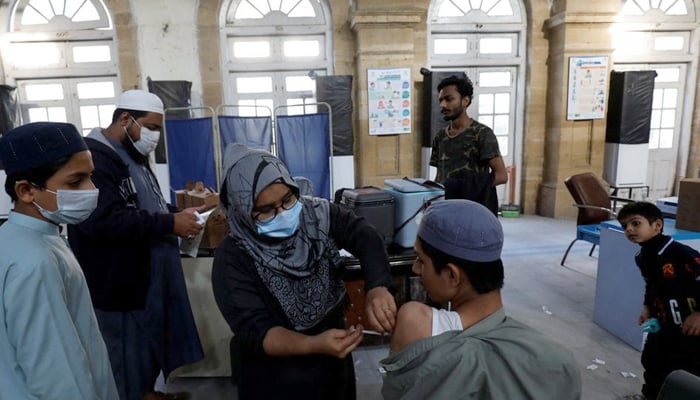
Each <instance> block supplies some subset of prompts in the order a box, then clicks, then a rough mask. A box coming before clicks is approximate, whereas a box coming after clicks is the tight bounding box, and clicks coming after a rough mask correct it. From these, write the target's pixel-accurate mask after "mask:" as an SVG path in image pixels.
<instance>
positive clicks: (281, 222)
mask: <svg viewBox="0 0 700 400" xmlns="http://www.w3.org/2000/svg"><path fill="white" fill-rule="evenodd" d="M300 216H301V201H297V202H296V204H295V205H294V206H293V207H292V208H290V209H289V210H284V211H282V212H280V213H278V214H277V215H276V216H275V218H273V219H272V221H270V222H266V223H263V222H256V223H255V225H256V228H257V230H258V233H259V234H261V235H263V236H267V237H273V238H286V237H290V236H292V235H293V234H294V232H296V231H297V228H298V227H299V219H300V218H299V217H300Z"/></svg>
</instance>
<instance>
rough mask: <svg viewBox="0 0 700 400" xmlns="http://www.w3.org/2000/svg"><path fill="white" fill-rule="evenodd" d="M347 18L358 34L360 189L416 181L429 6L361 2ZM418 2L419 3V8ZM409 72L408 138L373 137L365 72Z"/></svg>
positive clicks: (388, 1)
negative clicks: (420, 85)
mask: <svg viewBox="0 0 700 400" xmlns="http://www.w3.org/2000/svg"><path fill="white" fill-rule="evenodd" d="M352 3H353V4H352V5H351V10H350V15H349V17H348V19H349V22H350V28H351V29H352V30H353V32H354V33H355V43H356V54H355V80H356V88H357V95H356V96H355V98H356V102H355V105H356V112H355V116H356V118H357V119H358V123H357V125H356V126H357V127H358V128H359V129H358V130H357V131H356V133H355V167H356V172H355V176H356V184H357V185H358V186H364V185H376V186H380V187H381V186H383V184H384V179H385V178H396V177H397V176H399V177H401V176H417V174H418V171H419V163H420V154H419V151H420V131H419V126H420V125H419V122H420V121H419V120H418V119H417V118H416V115H417V114H418V113H419V110H418V108H417V107H418V105H419V103H420V101H419V100H420V91H419V90H416V82H417V81H418V82H421V81H422V78H421V75H420V72H419V70H420V68H421V67H422V66H424V65H423V63H424V60H426V40H427V39H426V36H425V35H426V33H425V32H426V30H425V29H426V17H427V4H423V3H426V2H425V1H407V0H384V1H381V2H378V1H374V0H372V1H370V0H357V1H354V2H352ZM414 3H421V4H420V5H419V6H416V5H415V4H414ZM400 67H409V68H410V69H411V82H412V87H411V98H412V102H413V107H412V109H411V112H412V114H413V118H412V121H411V123H412V127H411V133H410V134H401V135H383V136H370V135H369V120H368V114H369V113H368V99H367V97H368V96H367V69H368V68H400Z"/></svg>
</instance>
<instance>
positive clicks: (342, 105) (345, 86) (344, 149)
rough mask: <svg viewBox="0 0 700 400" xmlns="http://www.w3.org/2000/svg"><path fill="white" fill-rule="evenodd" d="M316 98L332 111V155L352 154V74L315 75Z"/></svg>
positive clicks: (321, 110) (320, 110)
mask: <svg viewBox="0 0 700 400" xmlns="http://www.w3.org/2000/svg"><path fill="white" fill-rule="evenodd" d="M316 99H317V100H318V101H322V102H324V103H328V104H329V105H330V106H331V110H332V111H333V127H332V128H333V155H334V156H350V155H352V154H353V130H352V75H332V76H317V77H316ZM323 111H325V110H323V109H319V112H323Z"/></svg>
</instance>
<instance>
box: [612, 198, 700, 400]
mask: <svg viewBox="0 0 700 400" xmlns="http://www.w3.org/2000/svg"><path fill="white" fill-rule="evenodd" d="M617 219H618V221H620V224H621V225H622V228H623V229H624V230H625V236H626V237H627V239H629V240H630V241H632V242H634V243H638V244H639V245H640V246H641V249H640V251H639V253H638V254H637V255H636V256H635V261H636V263H637V266H638V267H639V269H640V271H641V272H642V277H643V278H644V281H645V284H646V289H645V293H644V306H643V307H642V312H641V315H640V316H639V324H640V325H642V324H645V323H646V325H648V324H649V322H653V321H652V319H654V318H655V319H656V320H658V327H659V328H658V331H655V330H656V329H652V330H650V331H649V334H648V336H647V340H646V343H645V345H644V351H643V352H642V366H643V367H644V370H645V371H644V381H645V383H644V386H642V393H643V394H644V395H645V396H646V398H648V399H655V398H656V397H657V395H658V393H659V389H660V388H661V384H662V383H663V381H664V379H665V378H666V376H667V375H668V374H669V373H671V372H672V371H674V370H677V369H683V370H686V371H688V372H690V373H692V374H695V375H700V311H699V308H698V307H700V304H699V302H700V281H698V279H700V253H698V252H697V251H696V250H694V249H692V248H690V247H688V246H686V245H684V244H681V243H678V242H676V241H674V240H673V238H671V237H669V236H666V235H664V234H663V233H662V232H663V227H664V220H663V215H662V214H661V210H659V208H658V207H656V206H655V205H653V204H651V203H647V202H635V203H630V204H627V205H626V206H624V207H623V208H622V209H621V210H620V212H619V213H618V216H617ZM654 331H655V332H654Z"/></svg>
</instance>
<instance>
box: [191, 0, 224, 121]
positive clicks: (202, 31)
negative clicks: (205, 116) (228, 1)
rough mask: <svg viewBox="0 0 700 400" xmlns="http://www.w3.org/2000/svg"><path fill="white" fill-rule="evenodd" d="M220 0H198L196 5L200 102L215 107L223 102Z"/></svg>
mask: <svg viewBox="0 0 700 400" xmlns="http://www.w3.org/2000/svg"><path fill="white" fill-rule="evenodd" d="M221 6H222V0H200V1H199V7H197V33H198V37H197V49H198V50H199V68H200V70H201V74H202V104H203V105H206V106H210V107H216V106H218V105H219V104H223V102H224V94H223V85H224V82H223V76H222V74H221V62H220V61H219V60H221V59H222V58H223V57H226V55H225V54H221V34H220V32H219V12H220V10H221Z"/></svg>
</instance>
